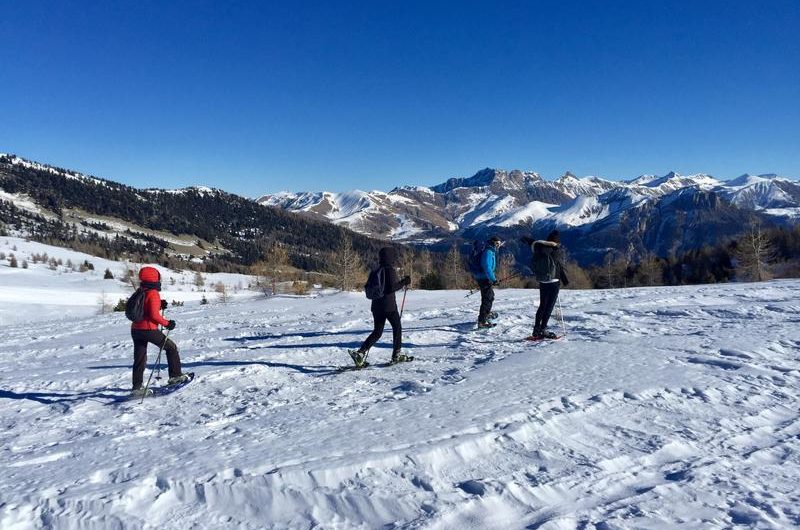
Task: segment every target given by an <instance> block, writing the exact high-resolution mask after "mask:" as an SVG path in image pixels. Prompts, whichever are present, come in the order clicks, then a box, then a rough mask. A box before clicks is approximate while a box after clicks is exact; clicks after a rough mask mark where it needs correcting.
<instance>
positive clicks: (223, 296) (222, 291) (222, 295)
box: [214, 282, 228, 304]
mask: <svg viewBox="0 0 800 530" xmlns="http://www.w3.org/2000/svg"><path fill="white" fill-rule="evenodd" d="M214 290H215V291H216V292H217V294H219V301H220V302H222V303H223V304H227V303H228V288H227V286H226V285H225V284H224V283H222V282H219V283H218V284H217V285H216V286H214Z"/></svg>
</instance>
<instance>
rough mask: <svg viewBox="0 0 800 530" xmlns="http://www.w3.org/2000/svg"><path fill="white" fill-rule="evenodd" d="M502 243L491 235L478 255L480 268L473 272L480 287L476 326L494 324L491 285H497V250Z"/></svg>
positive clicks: (490, 325) (484, 326)
mask: <svg viewBox="0 0 800 530" xmlns="http://www.w3.org/2000/svg"><path fill="white" fill-rule="evenodd" d="M502 244H503V241H502V240H501V239H500V238H499V237H497V236H492V237H490V238H489V239H488V240H487V241H486V249H485V250H484V251H483V253H482V254H481V256H480V268H479V269H478V270H477V271H476V272H475V274H474V278H475V281H477V282H478V286H479V287H480V289H481V308H480V311H479V312H478V328H491V327H492V326H494V323H492V322H491V320H492V319H493V318H496V317H497V314H496V313H493V312H492V304H493V303H494V289H492V287H493V286H495V285H497V276H495V268H496V266H497V252H498V251H499V250H500V247H501V246H502Z"/></svg>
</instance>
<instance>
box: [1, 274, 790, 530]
mask: <svg viewBox="0 0 800 530" xmlns="http://www.w3.org/2000/svg"><path fill="white" fill-rule="evenodd" d="M534 297H535V291H524V290H501V291H498V293H497V302H496V304H495V307H496V309H497V310H498V311H499V312H500V314H501V317H500V319H499V322H500V324H499V325H498V327H496V328H494V329H491V330H488V331H487V332H476V331H472V328H473V327H474V320H475V316H476V311H477V305H478V300H477V298H475V297H472V298H468V299H467V298H465V297H464V292H417V291H411V292H409V293H408V299H407V301H406V311H405V314H404V316H403V319H404V325H405V333H404V335H405V336H404V338H405V351H406V352H407V353H409V354H411V355H415V356H416V358H417V360H415V361H414V362H413V363H409V364H402V365H398V366H393V367H383V366H380V365H381V363H383V362H385V361H386V360H387V359H388V356H389V349H388V344H387V340H388V339H389V337H388V336H385V337H384V339H383V341H382V342H381V343H379V347H376V348H374V349H373V350H372V353H371V354H370V358H371V360H372V362H373V363H376V364H378V366H376V367H371V368H368V369H366V370H364V371H360V372H356V371H347V372H341V373H340V372H337V371H336V366H337V365H340V364H342V363H344V362H345V360H346V359H348V356H347V354H346V353H345V348H352V347H356V346H357V345H358V344H359V343H360V341H361V340H363V339H364V337H365V336H366V335H367V333H368V331H369V329H370V327H371V321H370V318H369V317H370V314H369V309H368V303H367V301H366V300H365V299H364V298H363V295H359V294H355V293H354V294H336V295H330V296H324V297H318V298H315V299H309V298H290V297H285V298H280V297H279V298H274V299H271V300H240V301H236V302H234V303H231V304H228V305H224V306H223V305H209V306H199V305H193V306H189V305H187V306H185V307H183V308H179V309H177V310H176V311H174V312H173V317H172V318H175V319H176V320H177V321H178V327H177V328H176V329H175V331H174V332H173V337H174V338H175V340H176V341H177V343H178V345H179V346H180V348H181V355H182V357H183V361H184V363H185V364H184V367H185V369H188V370H193V371H195V372H197V374H198V376H197V377H198V378H197V380H196V381H195V382H193V383H192V384H190V385H189V386H188V387H186V388H185V389H183V390H181V391H179V392H177V393H175V394H172V395H170V396H163V397H158V398H154V399H150V400H147V401H145V402H144V404H142V405H140V404H138V402H136V401H124V400H123V398H124V396H125V395H126V392H127V389H128V387H129V384H130V379H129V378H130V363H131V343H130V338H129V335H128V331H127V322H126V321H125V320H124V317H122V316H120V315H118V314H117V315H105V316H102V317H92V318H83V319H73V320H70V321H59V322H57V323H55V322H54V323H42V324H39V325H37V326H29V325H25V324H18V325H10V326H3V327H2V329H0V374H1V375H0V388H2V390H0V402H2V409H0V421H2V425H3V429H2V433H1V434H0V440H2V460H1V462H2V463H1V464H0V528H3V529H4V530H8V529H22V528H59V529H60V528H102V529H108V528H159V529H161V528H164V529H171V528H175V529H185V528H248V529H250V528H252V529H255V528H326V529H330V528H430V529H456V528H458V529H462V528H475V529H477V528H498V529H500V528H502V529H509V528H511V529H513V528H559V529H560V528H564V529H566V528H597V529H611V528H631V529H632V528H675V527H677V526H684V527H687V528H725V527H733V526H742V527H753V528H781V527H783V528H788V527H796V526H798V525H800V490H799V489H798V487H797V484H798V483H800V418H799V417H798V416H800V412H799V411H798V396H799V395H800V353H799V350H800V325H798V323H800V282H798V281H777V282H771V283H764V284H749V285H747V284H738V285H736V284H731V285H716V286H701V287H674V288H672V287H669V288H668V287H663V288H642V289H626V290H615V291H581V292H573V291H568V292H564V293H563V311H564V316H565V321H566V322H565V323H566V326H567V334H568V335H567V337H568V338H567V340H565V341H561V342H555V343H538V344H531V343H527V342H524V341H522V340H521V339H522V338H523V337H524V336H525V335H526V334H527V333H529V331H530V326H531V315H532V312H533V310H534V307H533V303H532V301H533V298H534ZM387 335H390V332H389V333H387ZM154 358H155V352H154V351H151V356H150V359H151V360H153V359H154Z"/></svg>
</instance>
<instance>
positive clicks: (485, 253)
mask: <svg viewBox="0 0 800 530" xmlns="http://www.w3.org/2000/svg"><path fill="white" fill-rule="evenodd" d="M521 240H522V241H523V242H524V243H525V244H526V245H529V246H530V248H531V250H532V252H533V261H532V271H533V274H534V276H535V277H536V280H537V282H538V283H539V307H538V309H537V310H536V318H535V320H534V326H533V333H532V334H531V336H529V337H527V338H528V339H529V340H546V339H556V338H558V335H556V334H555V333H553V332H551V331H548V329H547V324H548V322H549V321H550V316H551V314H552V313H553V309H554V307H555V304H556V301H557V300H558V293H559V290H560V287H561V285H562V284H563V285H564V286H567V285H569V279H568V278H567V274H566V270H565V263H564V252H563V249H562V247H561V240H560V235H559V232H558V231H557V230H553V231H552V232H550V234H548V236H547V238H546V239H544V240H535V239H533V238H530V237H523V238H522V239H521ZM503 243H504V242H503V240H502V239H501V238H500V237H498V236H491V237H490V238H489V239H488V240H486V241H485V242H484V241H480V242H477V243H476V244H475V246H474V248H473V251H472V254H471V256H470V272H471V273H472V276H473V278H474V279H475V281H476V282H477V283H478V287H479V289H480V293H481V305H480V309H479V311H478V329H485V328H491V327H493V326H494V325H495V324H494V322H493V320H494V319H496V318H497V313H496V312H494V311H492V305H493V303H494V289H493V287H494V286H496V285H498V284H499V283H500V282H501V281H503V280H502V279H500V280H498V278H497V275H496V265H497V254H498V252H499V250H500V247H502V246H503ZM396 260H397V252H396V251H395V249H394V248H392V247H384V248H381V249H380V251H379V252H378V268H377V269H375V270H373V271H372V272H371V273H370V276H369V279H368V280H367V284H366V285H365V291H366V294H367V297H368V298H370V299H371V300H372V306H371V310H372V318H373V323H374V326H373V330H372V332H371V333H370V334H369V336H368V337H367V338H366V339H365V340H364V342H363V343H362V344H361V346H360V347H359V348H358V349H357V350H349V353H350V356H351V357H352V359H353V362H354V363H355V367H356V368H363V367H364V366H366V365H367V361H366V359H367V355H368V353H369V350H370V348H372V346H373V345H374V344H375V343H376V342H377V341H378V339H380V338H381V336H382V335H383V330H384V328H385V326H386V322H387V321H388V322H389V324H390V325H391V326H392V357H391V361H390V364H394V363H400V362H407V361H411V360H413V357H411V356H408V355H405V354H403V353H402V335H403V328H402V323H401V318H400V317H401V312H402V308H401V310H400V311H398V308H397V299H396V297H395V293H396V292H397V291H399V290H401V289H406V288H408V286H409V285H410V284H411V278H410V277H409V276H404V277H402V278H400V279H398V277H397V271H396V268H395V262H396ZM139 280H140V286H139V289H137V291H136V293H134V295H133V296H131V298H130V299H129V300H128V304H127V307H126V314H127V315H128V318H129V319H131V320H132V321H133V323H132V324H131V337H132V339H133V345H134V352H133V390H132V394H133V395H134V396H137V397H144V396H148V395H152V390H151V389H150V388H149V382H148V385H143V383H144V370H145V365H146V362H147V345H148V344H154V345H156V346H158V347H159V355H160V353H161V350H163V351H164V352H166V356H167V366H168V372H169V379H168V380H167V385H166V386H168V387H169V386H175V385H181V384H185V383H186V382H188V381H189V380H190V379H191V377H192V376H193V374H185V373H183V372H182V371H181V360H180V356H179V354H178V347H177V346H176V345H175V343H174V342H173V341H172V340H170V339H169V336H168V335H169V331H171V330H172V329H174V328H175V321H174V320H166V319H165V318H164V317H163V316H162V315H161V310H163V309H165V308H166V306H167V302H166V300H161V296H160V294H159V292H160V291H161V274H160V273H159V271H158V269H156V268H155V267H143V268H142V269H141V270H140V271H139ZM159 326H161V327H163V328H164V329H166V330H167V331H168V332H167V334H164V333H163V331H161V330H160V329H159ZM151 375H152V374H151Z"/></svg>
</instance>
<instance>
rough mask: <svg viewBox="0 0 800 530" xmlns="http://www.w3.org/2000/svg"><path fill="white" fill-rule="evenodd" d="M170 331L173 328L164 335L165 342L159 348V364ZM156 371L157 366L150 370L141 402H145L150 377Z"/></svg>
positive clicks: (157, 362)
mask: <svg viewBox="0 0 800 530" xmlns="http://www.w3.org/2000/svg"><path fill="white" fill-rule="evenodd" d="M170 331H172V330H170V329H168V330H167V334H166V335H164V342H162V343H161V347H160V348H159V349H158V357H157V358H156V364H159V363H160V362H161V351H162V350H163V349H164V346H166V345H167V339H168V338H169V332H170ZM155 371H156V368H155V366H154V367H153V369H152V370H150V377H148V378H147V384H146V385H144V392H142V400H141V401H139V404H141V403H142V402H144V397H145V396H146V395H147V389H148V388H149V387H150V379H152V377H153V372H155Z"/></svg>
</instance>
